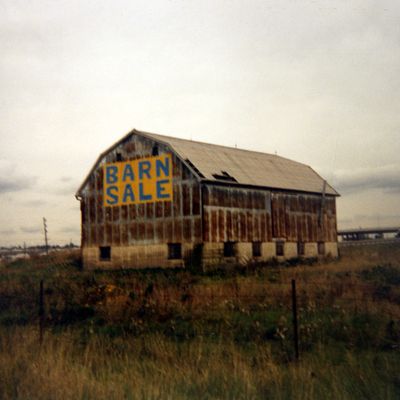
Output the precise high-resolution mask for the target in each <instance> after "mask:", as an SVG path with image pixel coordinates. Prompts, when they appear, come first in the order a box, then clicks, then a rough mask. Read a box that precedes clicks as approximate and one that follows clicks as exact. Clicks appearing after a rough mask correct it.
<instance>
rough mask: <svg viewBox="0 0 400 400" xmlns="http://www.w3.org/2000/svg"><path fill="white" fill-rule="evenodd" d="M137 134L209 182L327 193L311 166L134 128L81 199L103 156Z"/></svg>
mask: <svg viewBox="0 0 400 400" xmlns="http://www.w3.org/2000/svg"><path fill="white" fill-rule="evenodd" d="M135 134H136V135H142V136H145V137H148V138H150V139H153V140H155V141H159V142H163V143H164V144H166V145H168V146H169V147H170V148H171V150H173V151H174V152H175V153H176V154H177V155H178V156H179V157H180V158H181V159H182V161H184V162H186V164H187V165H188V166H189V167H190V168H191V169H192V170H194V172H195V173H197V175H198V176H199V178H201V179H205V180H207V181H215V182H229V183H231V184H239V185H250V186H259V187H267V188H271V189H272V188H274V189H284V190H295V191H302V192H311V193H322V191H323V186H324V180H323V178H321V176H319V175H318V174H317V173H316V172H315V171H314V170H313V169H312V168H311V167H309V166H308V165H305V164H302V163H299V162H296V161H292V160H289V159H287V158H284V157H281V156H278V155H274V154H267V153H260V152H257V151H250V150H243V149H237V148H232V147H226V146H221V145H216V144H209V143H201V142H196V141H192V140H187V139H179V138H175V137H171V136H164V135H159V134H155V133H149V132H142V131H138V130H136V129H133V130H132V131H131V132H129V133H128V134H127V135H125V136H124V137H123V138H122V139H120V140H119V141H118V142H117V143H115V144H114V145H112V146H111V147H110V148H109V149H107V150H106V151H105V152H103V153H102V154H101V155H100V156H99V157H98V159H97V161H96V163H95V165H94V166H93V168H92V169H91V171H90V172H89V174H88V176H87V177H86V179H85V180H84V182H83V183H82V185H81V187H80V188H79V189H78V192H77V196H79V195H80V192H81V190H82V189H83V188H84V186H85V185H86V182H87V180H88V178H89V176H90V175H91V173H92V172H93V171H94V170H95V168H97V165H98V164H99V163H100V162H101V161H102V159H103V157H104V156H105V155H106V154H107V153H108V152H110V151H112V150H113V149H114V148H115V147H117V146H118V145H119V144H120V143H122V142H124V141H125V140H127V139H128V138H129V137H130V136H131V135H135ZM325 193H326V194H328V195H335V196H337V195H339V194H338V193H337V192H336V190H335V189H333V188H332V187H331V186H330V185H329V184H326V188H325Z"/></svg>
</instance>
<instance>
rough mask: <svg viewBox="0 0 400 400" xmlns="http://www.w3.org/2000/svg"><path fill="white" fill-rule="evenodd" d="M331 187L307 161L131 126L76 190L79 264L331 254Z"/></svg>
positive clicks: (203, 262) (199, 262)
mask: <svg viewBox="0 0 400 400" xmlns="http://www.w3.org/2000/svg"><path fill="white" fill-rule="evenodd" d="M336 196H338V193H337V192H336V191H335V190H334V189H333V188H332V187H331V186H329V185H328V184H327V183H326V182H325V181H324V180H323V179H322V178H321V177H320V176H319V175H318V174H317V173H316V172H315V171H313V170H312V169H311V168H310V167H309V166H307V165H304V164H301V163H298V162H295V161H291V160H288V159H286V158H283V157H280V156H277V155H271V154H265V153H260V152H255V151H248V150H241V149H236V148H230V147H225V146H218V145H213V144H206V143H199V142H194V141H190V140H183V139H178V138H173V137H167V136H162V135H157V134H152V133H145V132H140V131H137V130H133V131H131V132H130V133H129V134H127V135H126V136H124V137H123V138H122V139H121V140H119V141H118V142H117V143H115V144H114V145H113V146H111V147H110V148H109V149H108V150H106V151H105V152H104V153H102V154H101V155H100V156H99V158H98V159H97V161H96V163H95V164H94V166H93V168H92V169H91V171H90V172H89V174H88V176H87V178H86V179H85V180H84V182H83V184H82V185H81V187H80V188H79V190H78V192H77V194H76V197H77V198H78V200H79V201H80V203H81V213H82V254H83V263H84V267H85V268H144V267H176V266H184V267H187V266H190V265H194V266H203V267H207V266H213V265H214V266H215V265H223V264H227V263H246V262H250V261H266V260H269V259H271V258H273V257H276V258H277V259H279V260H284V259H288V258H293V257H317V256H324V255H331V256H333V257H336V256H337V254H338V250H337V223H336Z"/></svg>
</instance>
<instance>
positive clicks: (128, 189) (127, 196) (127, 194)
mask: <svg viewBox="0 0 400 400" xmlns="http://www.w3.org/2000/svg"><path fill="white" fill-rule="evenodd" d="M127 201H131V202H133V201H135V195H134V193H133V189H132V186H131V185H130V184H129V183H128V184H127V185H126V186H125V190H124V195H123V196H122V202H123V203H126V202H127Z"/></svg>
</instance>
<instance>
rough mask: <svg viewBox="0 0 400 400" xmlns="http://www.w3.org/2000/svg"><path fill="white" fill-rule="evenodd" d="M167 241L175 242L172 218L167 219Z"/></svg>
mask: <svg viewBox="0 0 400 400" xmlns="http://www.w3.org/2000/svg"><path fill="white" fill-rule="evenodd" d="M165 241H166V242H167V243H173V241H174V236H173V223H172V219H168V220H166V221H165Z"/></svg>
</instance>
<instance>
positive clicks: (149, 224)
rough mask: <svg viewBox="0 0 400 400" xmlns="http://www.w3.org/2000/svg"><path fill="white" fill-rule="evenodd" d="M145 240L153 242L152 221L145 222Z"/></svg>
mask: <svg viewBox="0 0 400 400" xmlns="http://www.w3.org/2000/svg"><path fill="white" fill-rule="evenodd" d="M145 225H146V236H145V237H146V241H148V242H153V241H154V223H153V221H151V222H146V224H145Z"/></svg>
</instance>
